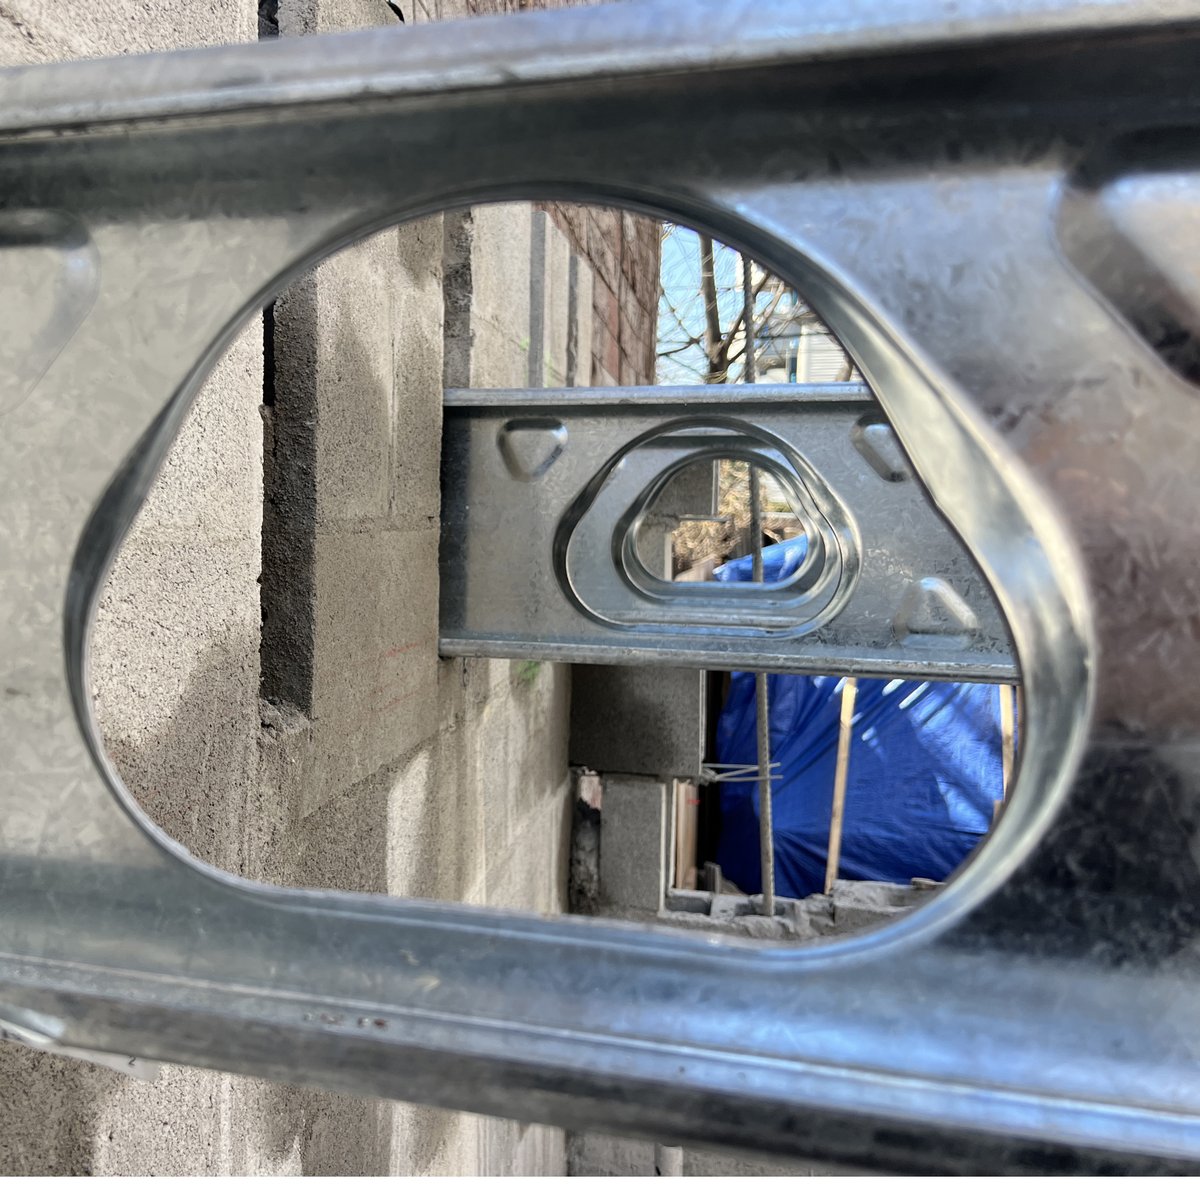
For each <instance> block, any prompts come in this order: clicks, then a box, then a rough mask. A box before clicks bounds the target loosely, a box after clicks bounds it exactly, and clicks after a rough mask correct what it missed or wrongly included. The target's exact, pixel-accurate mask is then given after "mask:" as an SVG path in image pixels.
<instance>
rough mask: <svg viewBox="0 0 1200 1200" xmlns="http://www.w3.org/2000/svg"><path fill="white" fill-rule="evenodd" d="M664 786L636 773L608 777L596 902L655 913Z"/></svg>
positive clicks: (660, 883)
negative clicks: (598, 897) (598, 887)
mask: <svg viewBox="0 0 1200 1200" xmlns="http://www.w3.org/2000/svg"><path fill="white" fill-rule="evenodd" d="M667 815H668V804H667V786H666V784H664V783H660V782H659V781H658V780H656V779H647V778H645V777H644V776H641V775H609V776H606V778H605V780H604V803H603V805H602V807H601V810H600V903H601V906H602V907H603V908H606V909H614V910H618V911H620V912H624V913H645V914H646V915H648V916H649V915H654V914H657V913H658V911H659V910H660V908H661V907H662V904H663V900H664V897H665V895H666V858H667V833H668V830H667Z"/></svg>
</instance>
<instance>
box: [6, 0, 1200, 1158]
mask: <svg viewBox="0 0 1200 1200" xmlns="http://www.w3.org/2000/svg"><path fill="white" fill-rule="evenodd" d="M945 14H946V10H945V9H944V8H943V6H940V5H938V6H932V5H929V6H927V5H925V4H920V3H902V2H897V3H891V4H879V3H870V2H867V0H859V2H854V0H833V2H826V0H820V2H814V3H812V4H809V5H805V6H798V5H794V4H791V3H769V2H764V0H755V2H754V3H748V2H741V0H723V2H721V3H712V4H710V3H703V4H702V3H694V4H689V5H686V6H682V5H672V4H657V3H646V4H626V5H619V6H614V7H612V8H604V9H591V10H584V11H580V12H572V13H568V14H553V15H532V16H527V17H522V18H511V19H505V20H503V21H487V20H480V21H478V22H477V23H473V24H469V25H466V26H463V27H454V28H449V27H444V28H435V27H429V28H425V29H415V30H397V31H393V32H372V33H368V34H356V35H351V36H348V37H345V38H332V39H320V40H318V39H314V40H311V41H307V40H301V41H299V42H297V43H295V44H293V45H291V46H283V45H280V46H264V47H255V48H230V49H221V50H214V51H206V52H197V53H190V54H185V55H179V56H174V57H170V58H162V57H158V58H148V59H124V60H121V61H120V63H119V64H118V63H88V64H82V65H78V66H64V67H40V68H33V69H25V70H18V71H9V72H5V73H3V74H0V127H2V129H3V130H4V131H5V133H6V134H7V135H8V136H7V138H6V140H5V141H4V142H3V143H2V144H0V180H2V189H0V194H3V196H4V209H3V213H2V215H0V245H2V246H3V249H0V261H2V262H3V271H2V272H0V300H2V303H3V311H4V313H5V320H6V337H5V339H4V341H3V344H2V345H0V379H2V380H3V386H4V389H5V398H4V401H3V407H4V411H3V415H2V417H0V420H2V421H3V437H2V438H0V676H2V679H0V764H3V767H2V774H0V781H2V782H0V789H2V790H0V1008H2V1010H3V1012H2V1013H0V1015H2V1016H3V1017H4V1018H5V1019H7V1020H9V1021H11V1022H12V1023H13V1024H14V1025H16V1026H18V1027H19V1028H21V1029H22V1030H25V1031H32V1032H33V1033H34V1034H37V1035H39V1036H44V1037H46V1038H48V1039H51V1040H57V1041H58V1042H59V1043H60V1044H65V1045H72V1046H76V1047H80V1048H84V1049H87V1050H92V1051H100V1052H106V1053H122V1054H127V1055H137V1056H139V1057H145V1058H148V1059H154V1060H176V1061H184V1062H192V1063H200V1064H205V1065H208V1066H214V1067H222V1068H229V1069H233V1070H239V1071H248V1072H254V1073H260V1074H263V1075H268V1076H272V1077H276V1078H290V1079H300V1080H304V1081H306V1082H308V1083H312V1084H318V1085H324V1086H329V1087H336V1088H346V1089H354V1090H360V1091H373V1092H377V1093H381V1094H384V1095H392V1096H400V1097H406V1098H410V1099H421V1100H424V1101H426V1102H432V1103H439V1104H446V1105H457V1106H462V1107H470V1108H473V1109H477V1110H480V1111H486V1112H501V1113H505V1114H507V1115H509V1116H513V1117H518V1118H521V1119H525V1120H543V1121H553V1122H555V1123H560V1124H568V1125H571V1126H574V1127H586V1126H598V1127H604V1128H609V1129H614V1130H618V1131H619V1130H627V1131H632V1132H636V1133H638V1134H640V1135H642V1136H650V1137H655V1138H656V1139H657V1140H659V1141H660V1142H661V1143H663V1144H673V1143H678V1142H680V1141H688V1142H693V1143H694V1142H698V1141H709V1142H718V1143H723V1144H726V1145H731V1146H742V1147H747V1148H753V1149H757V1150H764V1151H774V1152H779V1153H785V1154H786V1153H791V1154H797V1155H808V1156H810V1157H811V1156H821V1157H827V1158H833V1159H837V1160H840V1161H847V1162H862V1163H870V1164H872V1165H875V1166H887V1167H893V1168H905V1167H912V1168H917V1169H996V1170H1014V1171H1016V1170H1030V1169H1058V1170H1070V1169H1087V1168H1093V1169H1095V1168H1105V1169H1123V1168H1125V1169H1128V1168H1130V1167H1140V1168H1143V1169H1172V1168H1176V1169H1189V1168H1193V1167H1194V1165H1195V1164H1196V1162H1197V1161H1198V1160H1200V1072H1198V1070H1197V1055H1196V1046H1197V1030H1198V1029H1200V987H1198V986H1197V983H1198V982H1200V980H1198V975H1200V955H1198V954H1197V949H1198V943H1197V935H1198V933H1200V907H1198V904H1197V899H1196V897H1197V896H1198V895H1200V889H1198V887H1197V884H1198V883H1200V879H1198V874H1200V871H1198V868H1197V857H1196V852H1195V850H1194V849H1193V847H1194V846H1195V845H1196V844H1197V837H1196V835H1197V831H1200V804H1198V800H1200V796H1198V791H1197V782H1198V780H1200V753H1198V750H1197V742H1196V729H1197V720H1198V716H1200V636H1198V635H1197V629H1196V619H1195V614H1196V611H1197V596H1200V576H1198V574H1197V572H1198V570H1200V568H1198V567H1197V562H1200V556H1197V554H1196V553H1195V532H1194V522H1193V521H1192V519H1191V515H1190V514H1191V513H1192V512H1193V511H1194V508H1195V499H1196V483H1195V479H1196V475H1195V469H1194V468H1195V462H1196V456H1197V440H1198V437H1200V434H1198V432H1197V429H1198V426H1197V423H1196V419H1195V413H1196V392H1195V383H1194V371H1193V369H1192V367H1191V365H1190V359H1189V358H1188V355H1187V353H1186V349H1187V347H1188V346H1189V345H1194V335H1195V331H1196V327H1197V305H1196V303H1195V286H1194V285H1195V259H1194V256H1192V257H1190V258H1189V257H1188V256H1187V255H1186V254H1182V253H1180V249H1181V247H1182V248H1186V244H1187V236H1188V235H1187V234H1186V232H1185V231H1186V229H1187V228H1189V227H1190V226H1188V225H1186V224H1181V222H1180V220H1178V219H1175V218H1178V217H1179V216H1180V215H1182V216H1183V217H1186V218H1188V219H1189V220H1193V221H1194V217H1195V213H1196V212H1197V211H1198V209H1200V170H1198V165H1197V145H1198V144H1200V142H1198V139H1197V136H1196V133H1197V125H1198V124H1200V78H1198V77H1197V73H1196V71H1195V63H1196V61H1197V59H1198V55H1200V19H1198V16H1197V13H1196V8H1195V4H1194V3H1193V0H1140V2H1135V3H1102V2H1093V3H1089V4H1082V5H1080V4H1074V3H1059V2H1055V0H1019V2H1005V0H961V2H960V3H958V4H957V5H955V7H954V10H953V13H952V14H950V15H945ZM618 77H619V78H618ZM551 194H553V195H556V196H559V197H562V198H565V199H571V200H600V201H607V202H611V203H626V204H634V205H637V206H640V207H643V208H645V209H646V210H649V211H655V212H662V213H664V214H667V215H670V216H672V217H675V218H678V219H680V220H683V221H685V222H690V223H693V224H696V225H698V226H700V227H702V228H706V229H711V230H712V231H714V232H716V233H719V234H721V235H723V236H725V237H727V238H729V239H731V240H734V241H740V242H741V243H743V245H744V246H745V248H746V249H747V250H748V252H750V253H751V254H752V255H753V257H754V258H755V260H756V261H758V262H761V263H763V264H765V265H766V266H767V267H768V268H769V269H771V270H773V271H775V272H778V273H779V274H781V275H783V276H785V277H786V278H788V279H790V280H793V281H795V283H796V284H797V285H798V286H799V287H800V288H801V290H802V292H803V294H804V295H805V296H806V297H807V298H808V299H809V300H811V301H812V302H813V304H814V305H815V306H816V307H817V308H818V310H819V311H820V312H821V313H822V314H823V316H824V317H825V319H826V320H827V322H828V324H829V326H830V327H831V329H833V330H834V332H836V334H837V335H838V336H839V338H840V339H841V340H842V341H843V343H844V344H845V345H846V346H847V347H848V349H849V350H850V351H851V353H852V354H853V355H854V357H855V359H856V361H857V362H858V364H859V366H860V368H861V370H862V373H863V376H864V378H865V379H866V380H867V381H868V382H869V383H870V384H871V386H872V387H873V388H874V389H875V391H876V392H877V393H878V395H879V397H880V399H881V402H882V404H883V406H884V408H885V410H886V413H887V416H888V418H889V421H890V423H891V424H892V426H893V428H894V429H895V431H896V434H897V435H898V437H899V438H900V440H901V442H902V443H903V445H904V447H905V449H906V451H907V454H908V456H909V458H910V459H911V461H912V463H913V466H914V468H915V470H916V471H917V473H918V474H919V476H920V478H921V480H922V482H923V484H924V486H925V488H926V489H927V490H928V492H929V495H930V497H931V499H932V501H933V502H934V504H935V505H936V506H937V507H938V509H939V510H940V511H941V512H942V513H943V514H944V515H945V517H946V519H947V520H948V521H949V522H950V524H951V525H952V526H953V528H954V530H955V531H956V533H957V535H958V536H959V537H960V538H961V540H962V542H963V543H964V544H965V545H966V546H967V547H969V549H970V551H971V552H972V554H973V555H974V556H975V558H976V560H977V562H978V564H979V566H980V569H981V571H982V572H983V574H984V576H985V578H986V580H987V582H988V584H989V585H990V587H991V588H992V589H993V590H994V592H995V595H996V597H997V599H998V602H999V605H1000V608H1001V610H1002V611H1003V613H1004V616H1005V619H1006V621H1007V624H1008V627H1009V629H1010V630H1011V634H1012V640H1013V643H1014V646H1015V649H1016V652H1017V655H1018V658H1019V661H1020V664H1021V668H1022V670H1021V676H1022V680H1023V686H1024V703H1025V708H1024V715H1025V722H1026V731H1025V737H1024V741H1023V755H1022V760H1021V763H1020V767H1019V772H1018V775H1017V778H1016V780H1015V781H1014V784H1013V788H1012V792H1011V796H1010V800H1009V803H1008V812H1007V815H1006V817H1005V820H1004V821H1003V822H1002V823H1001V824H1000V826H999V827H998V829H997V830H996V832H995V834H994V835H993V836H992V837H991V838H990V839H989V841H988V842H987V843H986V844H985V845H984V846H983V848H982V849H981V851H980V852H979V854H978V855H977V857H976V859H975V860H974V862H973V863H972V864H971V866H970V869H969V870H968V871H966V872H965V873H964V874H963V875H962V876H961V877H959V878H958V879H957V880H955V881H954V882H953V883H952V884H951V885H950V886H948V887H947V888H945V889H944V890H943V891H941V892H939V893H938V894H937V895H936V896H935V897H934V898H933V899H932V900H931V901H930V902H929V903H928V904H927V905H925V906H923V907H922V908H921V909H919V910H918V911H917V912H915V913H914V914H913V915H911V916H910V917H908V918H907V919H906V920H905V921H903V922H901V923H900V924H898V925H896V926H895V927H893V928H890V929H885V930H882V931H876V932H873V933H869V934H866V935H864V936H863V937H861V938H860V939H858V940H856V941H848V942H845V943H841V944H839V943H836V942H834V943H831V944H829V945H828V946H824V947H822V948H820V949H819V950H818V949H804V950H794V951H788V950H782V949H779V950H774V951H762V950H753V949H747V948H745V947H744V946H741V945H738V944H727V943H714V942H711V941H708V940H705V941H703V942H701V941H695V940H690V939H689V938H687V937H686V936H684V935H677V936H671V935H670V934H668V933H665V932H659V931H655V932H650V931H646V930H642V929H637V928H632V927H622V926H614V925H605V924H601V923H583V922H581V921H578V920H576V921H572V920H560V921H556V922H551V921H543V920H537V919H534V918H530V917H526V916H507V915H504V914H498V913H494V912H479V911H469V910H465V909H447V908H445V907H442V906H438V905H433V904H423V903H400V902H396V901H393V900H388V899H385V898H371V897H361V896H356V897H351V896H342V895H326V894H313V893H304V894H295V893H287V892H280V891H275V890H272V889H268V888H264V887H255V886H251V885H248V884H246V883H243V882H240V881H238V880H236V879H232V878H229V877H227V876H223V875H220V874H218V873H216V872H213V871H211V870H208V869H205V868H203V867H201V866H198V865H197V864H195V863H193V862H190V861H189V860H188V859H187V858H186V855H185V854H184V853H183V851H182V850H181V849H180V848H179V847H177V846H173V845H170V844H168V843H166V842H165V841H164V839H163V838H162V837H161V835H160V834H159V833H158V832H157V831H156V830H154V829H151V828H149V827H148V825H147V822H146V821H145V819H144V817H142V815H141V813H140V811H139V810H138V808H137V805H136V802H135V800H134V798H133V797H131V796H129V795H128V794H127V792H126V791H125V789H124V788H123V786H122V785H121V783H120V781H119V780H117V779H116V778H115V777H114V775H113V772H112V769H111V767H110V766H109V764H108V763H107V761H106V759H105V757H104V754H103V751H102V749H101V747H100V744H99V741H98V739H97V735H96V731H95V725H94V720H93V716H92V713H91V709H90V703H89V689H88V682H87V666H86V663H87V629H88V624H89V620H90V615H91V611H92V607H93V606H94V604H95V602H96V597H97V594H98V590H99V587H100V585H101V582H102V579H103V576H104V571H105V569H106V566H107V564H108V562H109V561H110V559H111V556H112V554H113V551H114V548H115V546H116V544H117V542H118V540H119V539H120V537H121V535H122V533H123V531H124V530H125V529H126V528H127V526H128V524H129V521H130V520H131V518H132V516H133V514H134V512H135V511H136V509H137V506H138V504H139V503H140V501H141V499H142V497H143V496H144V495H145V491H146V488H147V487H148V485H149V481H150V479H151V478H152V476H153V472H154V469H155V466H156V464H157V462H158V461H159V460H160V459H161V457H162V455H163V454H164V452H165V450H166V448H167V446H168V445H169V443H170V440H171V438H172V436H173V435H174V433H175V432H176V430H177V429H178V427H179V421H180V418H181V416H182V413H183V410H184V408H185V406H186V404H187V401H188V399H189V397H190V396H191V394H192V393H193V392H194V390H195V388H196V385H197V381H198V380H199V379H200V378H201V376H202V374H203V372H204V369H205V368H206V367H207V366H208V365H209V364H210V363H211V362H212V361H213V360H214V358H215V357H216V355H217V354H218V353H219V352H220V350H221V348H222V347H223V346H224V345H226V344H227V343H228V341H229V339H230V337H231V336H232V334H233V332H234V331H235V330H236V328H237V326H238V324H239V322H240V321H241V320H242V319H244V317H245V316H246V315H247V314H249V313H250V312H252V311H254V310H255V309H256V308H257V307H258V306H259V305H260V304H261V303H262V301H263V299H264V298H265V297H267V296H269V295H270V294H272V293H273V292H275V291H276V290H278V289H279V287H280V286H281V285H282V284H283V283H284V282H285V281H286V280H287V279H289V278H291V277H292V276H293V275H294V274H295V273H296V272H297V271H298V270H300V269H301V268H302V267H304V266H306V265H307V264H309V263H311V262H312V261H313V260H314V259H316V258H317V257H319V256H320V255H322V254H324V253H326V252H327V251H329V250H331V249H332V248H334V247H335V246H338V245H342V244H344V243H345V242H346V241H348V240H349V239H351V238H354V237H356V236H358V235H360V234H362V233H365V232H367V231H368V230H371V229H374V228H378V227H379V226H381V225H383V224H385V223H387V222H389V221H392V220H394V219H397V218H401V217H407V216H412V215H417V214H419V213H424V212H429V211H432V210H434V209H436V208H438V207H440V206H444V205H448V204H459V203H468V202H473V201H478V200H483V199H488V198H499V197H514V196H522V195H524V196H531V195H538V196H547V195H551ZM1163 213H1167V214H1173V217H1172V219H1171V220H1159V219H1157V217H1156V214H1158V215H1161V214H1163ZM352 402H353V397H347V403H352ZM1093 609H1094V611H1095V613H1096V621H1095V624H1093V618H1092V615H1091V614H1092V611H1093Z"/></svg>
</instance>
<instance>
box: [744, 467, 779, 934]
mask: <svg viewBox="0 0 1200 1200" xmlns="http://www.w3.org/2000/svg"><path fill="white" fill-rule="evenodd" d="M759 486H760V485H759V478H758V468H757V467H754V466H752V467H751V468H750V524H751V525H752V526H753V548H754V559H753V562H754V582H755V583H762V581H763V561H762V499H761V496H760V492H759ZM769 679H770V676H769V675H767V674H766V672H765V671H759V672H757V673H756V674H755V676H754V692H755V700H756V701H757V727H758V852H759V859H760V862H761V866H762V913H763V916H766V917H773V916H774V915H775V826H774V822H773V820H772V816H771V704H770V697H769V691H768V681H769Z"/></svg>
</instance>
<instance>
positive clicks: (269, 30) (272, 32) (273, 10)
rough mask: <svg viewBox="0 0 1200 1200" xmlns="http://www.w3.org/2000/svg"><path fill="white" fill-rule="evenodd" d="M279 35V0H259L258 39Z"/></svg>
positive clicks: (262, 39)
mask: <svg viewBox="0 0 1200 1200" xmlns="http://www.w3.org/2000/svg"><path fill="white" fill-rule="evenodd" d="M278 36H279V0H258V40H259V41H260V42H262V41H265V40H266V39H267V38H275V37H278Z"/></svg>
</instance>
